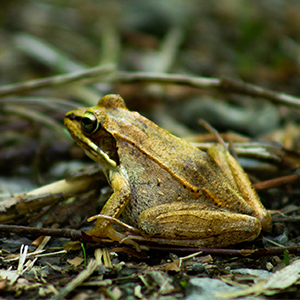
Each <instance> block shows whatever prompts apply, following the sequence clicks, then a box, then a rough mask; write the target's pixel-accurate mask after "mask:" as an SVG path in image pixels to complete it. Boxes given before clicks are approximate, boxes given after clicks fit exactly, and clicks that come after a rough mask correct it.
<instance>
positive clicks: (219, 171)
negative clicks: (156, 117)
mask: <svg viewBox="0 0 300 300" xmlns="http://www.w3.org/2000/svg"><path fill="white" fill-rule="evenodd" d="M65 126H66V127H67V129H68V130H69V132H70V134H71V135H72V137H73V138H74V140H75V141H76V142H77V143H78V144H79V145H80V146H81V147H82V148H83V149H84V151H85V153H86V154H87V155H88V156H89V157H90V158H92V159H93V160H94V161H96V162H97V163H99V164H100V165H101V167H102V170H103V172H104V173H105V175H106V177H107V180H108V183H109V184H110V186H111V187H112V188H113V194H112V196H111V197H110V198H109V199H108V201H107V202H106V204H105V205H104V207H103V209H102V211H101V214H102V215H107V216H111V217H113V218H118V217H119V216H120V215H121V214H122V215H123V217H124V219H125V221H126V222H127V223H128V224H130V225H132V226H134V227H136V228H138V230H139V232H140V234H141V236H140V237H141V238H144V240H147V241H149V240H153V241H156V242H159V243H164V244H169V245H177V246H185V247H224V246H227V245H231V244H235V243H239V242H243V241H251V240H253V239H255V238H256V237H257V236H258V235H259V233H260V231H261V230H262V229H263V230H267V229H269V228H270V227H271V222H272V220H271V216H270V214H269V213H268V212H267V210H266V209H265V208H264V206H263V205H262V203H261V202H260V200H259V198H258V196H257V194H256V192H255V191H254V189H253V188H252V186H251V183H250V181H249V179H248V177H247V175H246V174H245V173H244V171H243V169H242V168H241V166H240V165H239V164H238V163H237V161H236V160H235V159H234V158H233V157H232V156H231V155H230V154H229V153H228V151H227V150H226V149H225V147H224V146H223V145H221V144H216V145H214V146H212V147H211V148H210V149H209V151H208V154H207V153H205V152H203V151H200V150H199V149H197V148H196V147H193V146H192V145H191V144H189V143H188V142H186V141H184V140H181V139H179V138H177V137H175V136H174V135H172V134H170V133H169V132H167V131H165V130H164V129H162V128H160V127H158V126H157V125H156V124H154V123H153V122H151V121H150V120H148V119H146V118H145V117H143V116H141V115H140V114H138V113H137V112H132V111H129V110H128V109H127V107H126V105H125V103H124V100H123V99H122V98H121V97H120V96H118V95H107V96H105V97H103V98H102V99H100V100H99V102H98V104H97V105H96V106H95V107H92V108H79V109H76V110H73V111H71V112H69V113H67V115H66V117H65ZM89 234H90V235H91V236H93V237H100V238H102V237H109V238H111V239H113V240H117V241H121V240H122V241H125V242H127V243H129V244H130V243H131V244H134V242H133V241H132V240H130V237H129V238H127V239H126V238H125V237H126V236H125V234H124V233H121V232H118V231H117V230H115V229H114V227H113V224H112V222H111V221H109V220H107V219H103V218H99V219H97V221H96V223H95V226H94V228H93V229H91V230H90V231H89ZM124 238H125V239H124Z"/></svg>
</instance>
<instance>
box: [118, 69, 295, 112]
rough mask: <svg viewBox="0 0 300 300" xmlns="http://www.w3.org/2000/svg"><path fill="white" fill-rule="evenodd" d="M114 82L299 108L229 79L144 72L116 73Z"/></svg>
mask: <svg viewBox="0 0 300 300" xmlns="http://www.w3.org/2000/svg"><path fill="white" fill-rule="evenodd" d="M114 81H115V82H123V83H134V82H140V81H142V82H155V83H168V84H178V85H185V86H190V87H194V88H198V89H199V88H200V89H204V88H205V89H216V90H220V91H224V92H227V93H238V94H242V95H248V96H252V97H255V98H264V99H268V100H270V101H271V102H274V103H276V104H282V105H285V106H290V107H294V108H298V109H299V108H300V99H299V98H296V97H293V96H290V95H288V94H284V93H279V92H276V91H272V90H268V89H264V88H262V87H259V86H257V85H254V84H250V83H246V82H243V81H241V80H237V79H230V78H228V79H227V78H223V79H217V78H205V77H192V76H182V75H174V74H155V73H145V72H120V71H119V72H116V77H115V80H114Z"/></svg>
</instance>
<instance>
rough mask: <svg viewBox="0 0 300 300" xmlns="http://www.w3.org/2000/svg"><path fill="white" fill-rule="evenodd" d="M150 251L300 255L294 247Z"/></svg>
mask: <svg viewBox="0 0 300 300" xmlns="http://www.w3.org/2000/svg"><path fill="white" fill-rule="evenodd" d="M150 251H164V252H173V253H194V252H198V251H202V254H203V255H208V254H211V255H219V256H227V255H229V256H247V257H248V256H273V255H283V253H284V252H285V251H289V253H293V254H298V255H299V253H300V246H292V247H280V248H270V249H254V250H250V249H208V248H183V247H181V248H179V247H172V246H169V247H168V246H150Z"/></svg>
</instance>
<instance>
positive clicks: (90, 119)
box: [81, 111, 99, 134]
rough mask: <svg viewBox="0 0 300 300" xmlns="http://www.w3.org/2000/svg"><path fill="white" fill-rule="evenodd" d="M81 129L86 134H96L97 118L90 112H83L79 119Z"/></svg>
mask: <svg viewBox="0 0 300 300" xmlns="http://www.w3.org/2000/svg"><path fill="white" fill-rule="evenodd" d="M81 128H82V131H83V132H84V133H87V134H92V133H94V132H96V131H97V130H98V128H99V122H98V119H97V117H96V116H95V115H94V114H93V113H92V112H90V111H87V112H85V113H84V115H83V117H82V119H81Z"/></svg>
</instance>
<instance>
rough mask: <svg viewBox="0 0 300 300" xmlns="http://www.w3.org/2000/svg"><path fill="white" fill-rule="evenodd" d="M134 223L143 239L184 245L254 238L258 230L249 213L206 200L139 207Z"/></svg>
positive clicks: (209, 245) (221, 243)
mask: <svg viewBox="0 0 300 300" xmlns="http://www.w3.org/2000/svg"><path fill="white" fill-rule="evenodd" d="M138 227H139V229H140V231H141V233H142V234H143V235H144V236H145V238H146V239H147V240H151V238H152V240H153V241H156V242H160V243H166V244H170V245H177V246H186V247H206V248H212V247H225V246H228V245H232V244H236V243H240V242H244V241H252V240H254V239H255V238H256V237H257V236H258V235H259V233H260V231H261V223H260V221H259V220H258V219H257V218H255V217H252V216H248V215H244V214H238V213H232V212H229V211H227V210H222V209H216V208H215V207H214V206H210V205H209V204H206V203H203V204H201V203H182V202H176V203H172V204H162V205H158V206H155V207H151V208H148V209H147V210H145V211H143V212H142V213H141V215H140V217H139V220H138Z"/></svg>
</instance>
